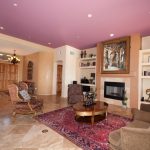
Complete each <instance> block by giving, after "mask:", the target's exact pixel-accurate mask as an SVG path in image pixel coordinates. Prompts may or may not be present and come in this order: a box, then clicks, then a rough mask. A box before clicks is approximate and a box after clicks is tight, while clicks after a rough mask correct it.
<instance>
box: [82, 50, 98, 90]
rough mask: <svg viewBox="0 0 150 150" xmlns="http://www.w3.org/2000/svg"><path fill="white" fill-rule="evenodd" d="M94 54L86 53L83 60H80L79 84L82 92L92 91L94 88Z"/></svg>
mask: <svg viewBox="0 0 150 150" xmlns="http://www.w3.org/2000/svg"><path fill="white" fill-rule="evenodd" d="M95 74H96V54H95V53H94V52H92V51H87V55H86V57H85V58H80V84H81V85H82V86H83V91H94V90H95V88H96V77H95Z"/></svg>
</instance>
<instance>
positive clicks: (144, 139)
mask: <svg viewBox="0 0 150 150" xmlns="http://www.w3.org/2000/svg"><path fill="white" fill-rule="evenodd" d="M121 147H122V150H127V149H128V150H130V149H131V150H142V149H144V150H149V149H150V130H148V129H141V128H130V127H123V128H121Z"/></svg>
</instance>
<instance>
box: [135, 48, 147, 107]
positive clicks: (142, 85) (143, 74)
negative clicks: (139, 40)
mask: <svg viewBox="0 0 150 150" xmlns="http://www.w3.org/2000/svg"><path fill="white" fill-rule="evenodd" d="M147 89H150V49H147V50H140V53H139V95H138V108H140V105H141V103H144V104H150V102H147V99H148V97H149V95H147V94H146V90H147ZM143 100H144V101H143Z"/></svg>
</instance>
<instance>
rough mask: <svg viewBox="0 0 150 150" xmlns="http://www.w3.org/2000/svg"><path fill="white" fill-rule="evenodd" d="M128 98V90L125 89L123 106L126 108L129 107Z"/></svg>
mask: <svg viewBox="0 0 150 150" xmlns="http://www.w3.org/2000/svg"><path fill="white" fill-rule="evenodd" d="M127 100H128V98H127V95H126V91H125V90H124V92H123V100H122V106H123V107H124V108H127Z"/></svg>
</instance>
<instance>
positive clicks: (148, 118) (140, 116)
mask: <svg viewBox="0 0 150 150" xmlns="http://www.w3.org/2000/svg"><path fill="white" fill-rule="evenodd" d="M132 111H133V116H134V117H133V119H135V120H140V121H144V122H149V123H150V112H147V111H142V110H138V109H133V110H132Z"/></svg>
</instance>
